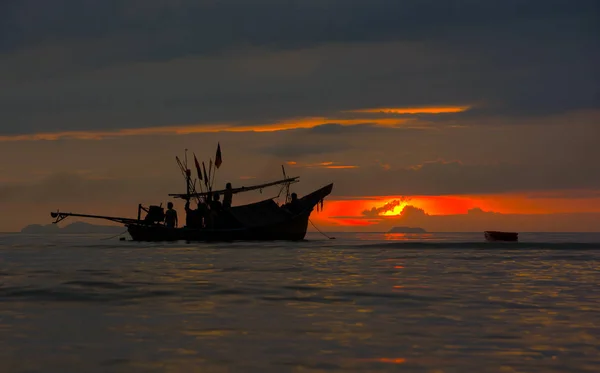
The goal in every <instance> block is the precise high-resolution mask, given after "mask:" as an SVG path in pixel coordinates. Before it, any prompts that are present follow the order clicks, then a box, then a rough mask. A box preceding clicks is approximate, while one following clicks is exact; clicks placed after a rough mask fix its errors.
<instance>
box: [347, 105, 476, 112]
mask: <svg viewBox="0 0 600 373" xmlns="http://www.w3.org/2000/svg"><path fill="white" fill-rule="evenodd" d="M470 108H471V107H470V106H442V107H414V108H373V109H360V110H349V111H347V112H348V113H367V114H377V113H383V114H448V113H461V112H463V111H467V110H469V109H470Z"/></svg>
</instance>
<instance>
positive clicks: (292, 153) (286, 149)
mask: <svg viewBox="0 0 600 373" xmlns="http://www.w3.org/2000/svg"><path fill="white" fill-rule="evenodd" d="M299 140H300V143H291V141H290V140H287V141H286V140H284V141H282V142H281V143H280V144H277V145H270V146H265V147H262V148H260V149H258V152H259V153H261V154H266V155H271V156H276V157H280V158H282V159H289V158H298V157H305V156H309V155H323V154H332V153H337V152H340V151H351V150H352V148H351V146H349V145H347V144H341V143H330V142H325V143H320V144H311V143H306V142H304V141H302V139H299Z"/></svg>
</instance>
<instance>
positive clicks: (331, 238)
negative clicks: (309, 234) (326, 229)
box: [308, 219, 335, 240]
mask: <svg viewBox="0 0 600 373" xmlns="http://www.w3.org/2000/svg"><path fill="white" fill-rule="evenodd" d="M308 221H309V222H310V224H312V226H313V227H314V228H315V229H316V230H317V231H318V232H319V233H321V234H322V235H323V236H325V237H327V238H329V239H330V240H335V237H331V236H328V235H326V234H325V233H323V232H321V230H320V229H319V228H317V226H316V225H315V224H314V223H313V222H312V220H310V219H308Z"/></svg>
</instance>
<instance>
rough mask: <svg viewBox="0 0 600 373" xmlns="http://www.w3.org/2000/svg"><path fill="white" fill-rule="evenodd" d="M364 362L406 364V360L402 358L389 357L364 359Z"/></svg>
mask: <svg viewBox="0 0 600 373" xmlns="http://www.w3.org/2000/svg"><path fill="white" fill-rule="evenodd" d="M363 361H374V362H377V363H387V364H404V363H406V359H405V358H402V357H397V358H389V357H379V358H374V359H363Z"/></svg>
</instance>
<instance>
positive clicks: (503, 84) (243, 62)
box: [0, 0, 600, 134]
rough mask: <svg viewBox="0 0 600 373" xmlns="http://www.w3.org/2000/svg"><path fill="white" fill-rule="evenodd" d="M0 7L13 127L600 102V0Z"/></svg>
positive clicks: (0, 94)
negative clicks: (393, 108)
mask: <svg viewBox="0 0 600 373" xmlns="http://www.w3.org/2000/svg"><path fill="white" fill-rule="evenodd" d="M1 6H2V7H3V8H2V9H1V11H0V25H1V26H0V27H1V28H2V29H0V34H1V35H2V38H0V51H2V52H3V54H2V55H1V56H0V80H2V81H3V91H0V102H1V104H0V113H1V114H0V123H1V124H0V133H4V134H7V133H8V134H10V133H28V132H35V131H59V130H82V129H110V128H123V127H127V128H136V127H143V126H164V125H175V124H187V123H206V122H214V121H233V122H244V121H250V122H256V121H258V122H261V121H263V122H264V121H266V120H277V119H281V118H289V117H294V116H314V115H318V116H321V115H327V114H332V113H335V112H337V111H340V110H348V109H355V108H362V107H378V106H414V105H419V106H421V105H440V104H457V105H462V104H474V105H476V106H477V108H476V109H475V110H473V111H472V112H467V113H465V114H462V115H457V116H456V120H462V119H464V118H469V116H471V117H472V116H475V117H476V118H481V119H482V120H481V123H482V124H484V123H485V119H486V118H488V117H489V116H491V115H496V116H497V115H501V116H507V115H508V116H510V115H515V116H516V115H534V116H538V115H547V114H552V113H562V112H567V111H570V110H576V109H585V108H598V107H599V102H598V97H599V94H598V84H597V80H598V69H597V66H598V65H600V52H599V48H598V43H597V34H598V33H597V31H599V30H598V26H597V25H598V22H597V2H596V1H590V0H581V1H578V2H568V1H561V0H552V1H546V2H544V3H543V4H540V3H539V2H538V1H522V0H510V1H486V2H482V1H476V0H465V1H454V2H448V1H442V0H426V1H423V0H411V1H395V2H394V1H388V0H368V1H367V0H364V1H358V0H304V1H292V2H289V1H275V0H256V1H245V0H244V1H241V0H236V1H219V2H215V1H192V0H180V1H176V2H172V1H166V0H152V1H142V0H135V1H133V0H132V1H116V0H107V1H90V0H88V1H75V0H57V1H52V2H49V1H43V0H23V1H8V2H6V1H5V2H2V5H1ZM382 43H388V44H382ZM334 128H335V127H331V126H330V127H323V128H320V129H317V130H315V131H319V130H323V131H325V132H327V130H332V131H333V130H334Z"/></svg>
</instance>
